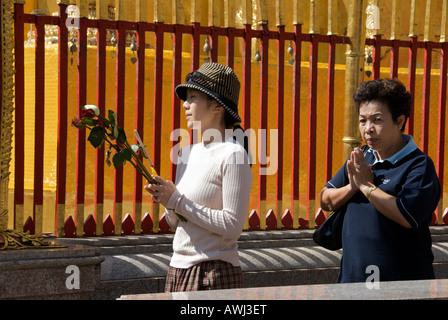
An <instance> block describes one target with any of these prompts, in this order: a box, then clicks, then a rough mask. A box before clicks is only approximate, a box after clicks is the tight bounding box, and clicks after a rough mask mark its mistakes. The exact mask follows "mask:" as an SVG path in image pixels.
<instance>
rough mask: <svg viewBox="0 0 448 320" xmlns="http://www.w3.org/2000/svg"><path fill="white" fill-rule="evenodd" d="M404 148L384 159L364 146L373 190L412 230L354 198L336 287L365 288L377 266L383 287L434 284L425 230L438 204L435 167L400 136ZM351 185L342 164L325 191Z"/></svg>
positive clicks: (360, 197)
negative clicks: (391, 202)
mask: <svg viewBox="0 0 448 320" xmlns="http://www.w3.org/2000/svg"><path fill="white" fill-rule="evenodd" d="M403 138H404V139H405V141H406V146H405V147H404V148H403V149H401V150H400V151H399V152H397V153H396V154H395V155H393V156H392V157H390V158H388V159H384V160H378V158H377V155H376V151H375V150H372V149H370V148H368V147H367V146H364V147H363V148H362V149H363V151H364V156H365V158H366V161H367V164H372V165H373V167H372V170H373V173H374V183H375V185H376V186H377V187H378V188H380V189H381V190H383V191H384V192H386V193H388V194H390V195H393V196H395V197H396V198H397V206H398V208H399V210H400V212H401V214H402V215H403V216H404V217H405V218H406V220H407V221H408V222H409V223H410V225H411V226H412V229H406V228H403V227H402V226H400V225H399V224H397V223H396V222H394V221H392V220H390V219H389V218H386V217H385V216H384V215H382V214H381V213H380V212H379V211H378V210H376V209H375V207H374V206H373V205H372V204H371V203H370V202H369V201H368V200H367V198H366V197H365V196H364V194H363V193H361V192H358V193H357V194H355V195H354V196H353V198H352V199H350V201H349V202H348V203H347V204H346V205H345V208H346V213H345V218H344V225H343V228H342V248H343V253H342V260H341V269H340V273H339V279H338V281H339V282H365V281H366V279H367V277H369V276H370V275H371V272H367V273H366V271H367V270H366V269H367V267H368V266H370V265H374V266H377V267H378V268H379V271H380V280H381V281H394V280H417V279H432V278H434V270H433V267H432V262H433V260H434V257H433V254H432V251H431V235H430V232H429V224H430V223H431V220H432V214H433V212H434V210H435V209H436V207H437V204H438V202H439V199H440V192H441V188H440V182H439V179H438V177H437V173H436V170H435V167H434V164H433V162H432V160H431V158H429V157H428V156H427V155H426V154H424V153H423V152H422V151H421V150H419V149H418V147H417V145H416V144H415V142H414V140H413V138H412V137H411V136H409V135H403ZM348 183H349V180H348V174H347V166H346V163H345V164H344V166H342V168H341V169H340V170H339V171H338V172H337V173H336V175H335V176H334V177H333V178H332V179H331V180H330V181H329V182H328V183H327V184H326V185H325V186H326V187H327V188H340V187H343V186H345V185H347V184H348Z"/></svg>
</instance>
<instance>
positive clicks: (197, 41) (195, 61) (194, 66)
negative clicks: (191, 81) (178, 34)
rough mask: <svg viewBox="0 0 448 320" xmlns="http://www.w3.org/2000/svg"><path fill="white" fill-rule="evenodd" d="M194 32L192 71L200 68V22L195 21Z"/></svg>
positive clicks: (192, 40)
mask: <svg viewBox="0 0 448 320" xmlns="http://www.w3.org/2000/svg"><path fill="white" fill-rule="evenodd" d="M192 26H193V33H192V34H191V71H194V70H197V69H198V68H199V55H200V51H199V50H200V41H201V34H200V33H199V30H200V28H201V25H200V23H199V22H193V23H192Z"/></svg>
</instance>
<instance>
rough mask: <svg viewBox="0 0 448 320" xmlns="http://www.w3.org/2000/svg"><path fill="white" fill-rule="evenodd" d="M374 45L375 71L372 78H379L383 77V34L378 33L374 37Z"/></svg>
mask: <svg viewBox="0 0 448 320" xmlns="http://www.w3.org/2000/svg"><path fill="white" fill-rule="evenodd" d="M373 39H374V45H373V57H372V58H373V72H372V79H373V80H375V79H379V78H380V77H381V74H380V68H381V35H380V34H376V35H375V36H374V37H373Z"/></svg>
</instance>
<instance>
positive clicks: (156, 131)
mask: <svg viewBox="0 0 448 320" xmlns="http://www.w3.org/2000/svg"><path fill="white" fill-rule="evenodd" d="M163 33H164V23H163V22H156V30H155V45H156V46H155V47H156V48H155V51H156V52H155V69H154V111H153V141H154V143H153V150H152V153H153V156H154V160H153V163H154V169H155V170H156V171H157V172H158V173H160V148H161V138H162V133H161V129H162V127H161V126H162V124H161V123H162V88H163V87H162V86H163V81H162V80H163ZM152 220H153V223H154V226H153V227H154V232H159V204H158V203H154V202H152Z"/></svg>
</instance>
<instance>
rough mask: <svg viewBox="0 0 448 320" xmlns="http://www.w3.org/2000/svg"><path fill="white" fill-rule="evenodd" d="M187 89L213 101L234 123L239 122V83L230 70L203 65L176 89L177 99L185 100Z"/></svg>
mask: <svg viewBox="0 0 448 320" xmlns="http://www.w3.org/2000/svg"><path fill="white" fill-rule="evenodd" d="M188 88H190V89H195V90H199V91H201V92H203V93H205V94H207V95H208V96H209V97H211V98H212V99H215V100H216V101H217V102H218V103H219V104H220V105H221V106H223V107H224V108H225V109H226V110H227V111H228V112H229V113H230V115H232V117H233V119H234V122H241V118H240V116H239V115H238V97H239V94H240V81H239V80H238V77H237V76H236V74H235V72H233V70H232V68H230V67H227V66H224V65H222V64H219V63H215V62H210V63H204V64H203V65H202V66H201V67H200V68H199V69H198V70H196V71H194V72H191V73H189V74H187V76H186V78H185V83H183V84H180V85H178V86H177V87H176V89H175V91H176V94H177V96H178V97H179V99H181V100H184V101H185V100H186V99H187V89H188Z"/></svg>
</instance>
